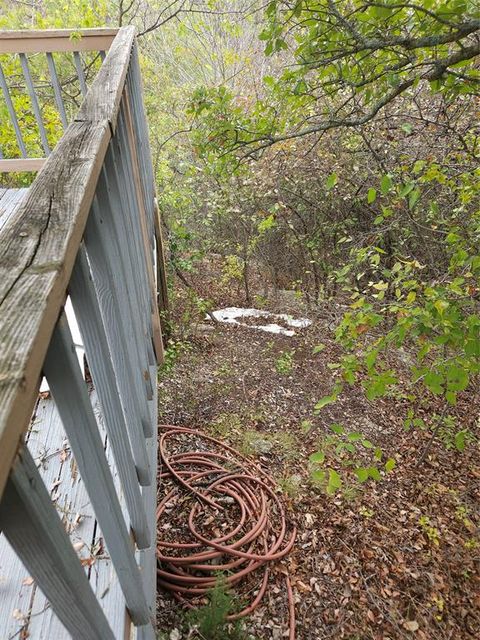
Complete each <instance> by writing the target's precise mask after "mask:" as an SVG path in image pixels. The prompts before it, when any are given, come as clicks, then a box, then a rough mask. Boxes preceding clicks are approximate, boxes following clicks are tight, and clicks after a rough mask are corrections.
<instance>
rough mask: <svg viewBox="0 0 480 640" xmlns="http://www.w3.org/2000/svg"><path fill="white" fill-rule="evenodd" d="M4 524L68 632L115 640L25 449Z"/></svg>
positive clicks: (0, 513)
mask: <svg viewBox="0 0 480 640" xmlns="http://www.w3.org/2000/svg"><path fill="white" fill-rule="evenodd" d="M0 525H1V529H2V531H3V532H4V534H5V536H6V537H7V539H8V541H9V543H10V544H11V546H12V547H13V548H14V549H15V552H16V553H17V554H18V555H19V556H20V558H21V559H22V561H23V563H24V564H25V566H26V567H27V568H28V569H29V571H30V574H31V575H32V577H33V578H34V579H35V580H36V582H37V583H38V584H39V585H41V589H42V591H43V592H44V593H45V595H46V596H47V597H48V599H49V601H50V602H51V605H52V607H53V609H54V610H55V612H56V613H57V615H58V617H59V618H60V619H61V620H62V622H63V624H64V626H65V627H66V629H67V630H68V631H69V632H70V634H71V635H72V636H73V637H74V638H76V639H78V640H91V639H92V638H105V640H115V639H114V636H113V633H112V631H111V629H110V627H109V625H108V622H107V619H106V618H105V615H104V614H103V611H102V609H101V608H100V606H99V605H98V602H97V600H96V598H95V595H94V593H93V591H92V589H91V587H90V585H89V583H88V580H87V578H86V576H85V572H84V571H83V568H82V566H81V564H80V562H79V560H78V558H77V556H76V554H75V551H74V549H73V547H72V546H71V544H70V541H69V539H68V536H67V534H66V532H65V529H64V527H63V525H62V523H61V521H60V519H59V517H58V515H57V512H56V511H55V508H54V506H53V504H52V501H51V499H50V496H49V494H48V491H47V489H46V487H45V485H44V484H43V482H42V479H41V477H40V475H39V473H38V470H37V467H36V466H35V463H34V461H33V459H32V457H31V455H30V453H29V452H28V449H27V448H26V447H23V448H22V449H21V450H20V452H19V454H18V458H17V460H16V462H15V465H14V466H13V467H12V470H11V474H10V478H9V480H8V482H7V485H6V488H5V492H4V494H3V497H2V502H1V503H0Z"/></svg>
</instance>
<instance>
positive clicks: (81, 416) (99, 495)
mask: <svg viewBox="0 0 480 640" xmlns="http://www.w3.org/2000/svg"><path fill="white" fill-rule="evenodd" d="M44 373H45V376H46V378H47V381H48V384H49V386H50V390H51V392H52V396H53V399H54V400H55V404H56V406H57V409H58V413H59V414H60V418H61V420H62V423H63V426H64V429H65V432H66V434H67V437H68V440H69V442H70V447H71V449H72V452H73V455H74V456H75V461H76V463H77V465H78V469H79V471H80V475H81V477H82V480H83V482H84V484H85V487H86V489H87V492H88V495H89V497H90V501H91V503H92V506H93V510H94V512H95V516H96V518H97V520H98V523H99V525H100V529H101V530H102V533H103V535H104V538H105V543H106V545H107V549H108V551H109V553H110V557H111V558H112V562H113V565H114V567H115V571H116V573H117V576H118V580H119V582H120V585H121V587H122V591H123V595H124V596H125V602H126V605H127V608H128V610H129V613H130V617H131V619H132V622H133V623H134V624H135V625H143V624H148V623H149V621H150V613H149V609H148V606H147V603H146V600H145V594H144V591H143V585H142V580H141V576H140V572H139V569H138V566H137V563H136V561H135V555H134V549H133V545H132V542H131V540H130V538H129V535H128V531H127V527H126V524H125V520H124V518H123V515H122V509H121V507H120V503H119V500H118V496H117V494H116V491H115V486H114V484H113V478H112V475H111V473H110V469H109V467H108V462H107V459H106V457H105V452H104V450H103V442H102V438H101V437H100V433H99V430H98V426H97V423H96V420H95V415H94V413H93V409H92V405H91V403H90V398H89V396H88V391H87V387H86V385H85V381H84V380H83V377H82V374H81V371H80V367H79V366H78V360H77V357H76V354H75V347H74V345H73V341H72V336H71V334H70V329H69V327H68V322H67V319H66V317H65V314H64V313H62V315H61V316H60V319H59V321H58V323H57V326H56V328H55V330H54V332H53V336H52V339H51V341H50V346H49V348H48V352H47V356H46V358H45V363H44ZM79 425H81V428H79Z"/></svg>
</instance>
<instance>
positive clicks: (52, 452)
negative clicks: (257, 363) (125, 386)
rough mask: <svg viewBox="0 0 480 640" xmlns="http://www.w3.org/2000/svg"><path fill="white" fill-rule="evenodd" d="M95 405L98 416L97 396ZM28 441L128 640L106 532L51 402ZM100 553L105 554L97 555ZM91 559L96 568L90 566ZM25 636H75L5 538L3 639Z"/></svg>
mask: <svg viewBox="0 0 480 640" xmlns="http://www.w3.org/2000/svg"><path fill="white" fill-rule="evenodd" d="M92 403H93V405H94V409H95V413H96V415H97V416H98V414H99V409H98V403H97V401H96V396H95V394H94V393H93V394H92ZM100 425H101V421H100ZM101 429H102V426H101ZM27 441H28V446H29V449H30V451H31V453H32V456H33V457H34V459H35V460H36V461H37V463H38V465H39V470H40V473H41V475H42V478H43V480H44V482H45V484H46V486H47V488H49V489H50V490H51V492H52V497H53V499H54V500H55V504H56V506H57V509H58V511H59V513H60V515H61V517H62V518H63V520H64V523H65V526H66V527H67V530H68V531H69V534H70V538H71V540H72V544H74V545H75V548H76V549H77V552H78V554H79V556H80V557H81V558H82V559H83V561H84V563H85V570H86V571H87V573H88V574H89V577H90V582H91V584H92V588H93V589H94V591H95V593H96V594H97V597H98V598H99V601H100V604H101V606H102V608H103V609H104V611H105V613H106V615H107V618H108V620H109V622H110V625H111V626H112V629H113V631H114V634H115V638H119V639H120V640H123V639H124V638H125V637H126V629H127V626H126V625H127V618H126V609H125V599H124V597H123V594H122V591H121V589H120V586H119V583H118V580H117V578H116V575H115V571H114V569H113V566H112V563H111V560H110V558H109V556H108V551H107V550H106V549H105V548H104V546H103V538H102V533H101V531H100V529H99V528H98V526H97V523H96V520H95V516H94V513H93V510H92V507H91V505H90V502H89V498H88V495H87V492H86V490H85V486H84V484H83V482H82V480H81V478H80V476H79V474H78V471H77V469H76V463H75V460H74V458H73V456H72V454H71V452H70V449H69V446H68V441H67V439H66V437H65V433H64V430H63V426H62V424H61V421H60V418H59V416H58V413H57V410H56V407H55V403H54V402H53V400H52V399H50V398H48V399H41V400H40V401H39V403H38V406H37V410H36V413H35V415H34V418H33V420H32V424H31V427H30V430H29V433H28V435H27ZM106 453H107V458H108V460H109V463H110V465H111V468H112V475H113V477H114V481H115V483H116V487H117V491H119V496H120V501H121V504H122V509H123V512H124V515H125V516H126V517H128V516H127V515H126V507H125V502H124V500H123V496H122V494H121V492H120V490H119V485H118V474H117V472H116V468H115V463H114V460H113V457H112V455H111V452H110V447H108V446H107V449H106ZM95 551H100V552H99V553H97V554H95ZM92 560H94V561H93V564H90V563H91V561H92ZM21 633H23V635H24V637H28V638H29V640H51V639H52V638H55V640H67V639H68V638H69V637H70V636H69V635H68V633H67V632H66V631H65V629H64V627H63V625H62V624H61V623H60V621H59V620H58V618H57V617H56V615H55V614H54V613H53V611H52V610H51V608H50V606H49V604H48V601H47V600H46V598H45V597H44V595H43V593H42V592H41V591H40V589H38V588H37V587H36V585H35V584H33V583H32V582H31V579H30V577H29V575H28V572H27V571H26V569H25V568H24V567H23V565H22V563H21V562H20V560H18V558H17V557H16V556H15V554H14V553H13V551H12V550H11V549H10V547H9V545H8V543H7V541H6V540H5V538H4V537H3V536H2V535H1V534H0V640H14V639H15V638H19V637H22V636H21V635H20V634H21ZM27 633H28V636H27Z"/></svg>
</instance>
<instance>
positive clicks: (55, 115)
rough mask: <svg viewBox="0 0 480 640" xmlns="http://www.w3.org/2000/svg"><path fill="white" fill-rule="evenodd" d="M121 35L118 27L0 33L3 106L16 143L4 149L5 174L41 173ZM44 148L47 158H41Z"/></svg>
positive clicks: (0, 154) (1, 165)
mask: <svg viewBox="0 0 480 640" xmlns="http://www.w3.org/2000/svg"><path fill="white" fill-rule="evenodd" d="M116 33H117V30H116V29H83V30H81V31H73V30H63V31H61V30H57V29H53V30H45V31H0V89H1V91H0V110H1V108H2V106H3V111H4V112H5V116H6V117H8V121H9V126H10V127H11V130H12V142H13V140H15V142H16V144H12V143H10V144H9V148H8V149H2V148H0V172H13V171H38V170H39V169H40V168H41V167H42V166H43V163H44V161H45V157H47V156H48V155H49V154H50V152H51V147H52V146H54V144H55V143H56V142H57V138H58V137H60V136H61V134H62V133H63V131H65V130H66V128H67V126H68V124H69V122H70V121H71V120H72V118H73V116H74V114H75V113H76V111H77V110H78V107H79V105H80V102H81V101H82V98H83V97H84V96H85V95H86V93H87V84H88V82H89V81H90V79H91V77H93V76H94V75H95V74H96V73H97V71H98V68H99V67H100V65H101V63H102V60H103V59H104V58H105V52H106V51H108V49H109V48H110V45H111V44H112V41H113V39H114V37H115V35H116ZM55 59H57V62H55ZM58 62H60V63H61V68H59V67H58ZM2 103H3V104H2ZM44 111H48V122H47V121H46V118H45V114H44ZM27 120H29V123H28V131H27V130H26V127H27V124H26V121H27ZM2 124H4V123H2ZM13 134H14V135H13ZM39 151H40V152H43V157H42V156H40V157H38V156H37V154H38V152H39ZM32 153H34V155H32Z"/></svg>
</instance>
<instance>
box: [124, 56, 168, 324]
mask: <svg viewBox="0 0 480 640" xmlns="http://www.w3.org/2000/svg"><path fill="white" fill-rule="evenodd" d="M127 88H128V92H127V95H128V98H129V99H130V101H131V105H132V108H131V111H132V117H133V119H134V121H135V133H136V134H137V145H138V149H139V158H140V161H141V162H142V172H141V173H142V182H143V185H144V189H145V193H146V206H147V213H150V212H151V213H150V215H151V219H150V229H149V233H150V236H151V238H152V240H153V238H155V239H156V256H157V262H158V263H159V264H160V265H164V264H165V257H164V250H163V242H162V235H161V225H160V220H159V215H158V207H157V206H156V200H155V180H154V176H153V165H152V160H151V158H152V156H151V152H150V143H149V138H148V125H147V119H146V117H145V109H144V104H143V97H142V78H141V73H140V65H139V61H138V50H137V46H136V45H134V47H133V50H132V58H131V61H130V67H129V70H128V74H127ZM151 207H153V208H151ZM156 284H157V289H158V290H159V291H160V304H161V309H162V310H163V311H166V312H167V314H168V300H167V281H166V270H165V269H163V271H161V272H157V283H156Z"/></svg>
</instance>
